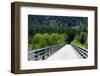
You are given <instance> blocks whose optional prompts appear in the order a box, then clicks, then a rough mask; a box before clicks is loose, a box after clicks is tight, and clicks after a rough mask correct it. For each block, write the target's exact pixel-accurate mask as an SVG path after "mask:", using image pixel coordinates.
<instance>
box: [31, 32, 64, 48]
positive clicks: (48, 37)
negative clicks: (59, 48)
mask: <svg viewBox="0 0 100 76" xmlns="http://www.w3.org/2000/svg"><path fill="white" fill-rule="evenodd" d="M64 43H65V37H64V36H63V35H61V34H58V33H52V34H48V33H44V34H40V33H36V34H35V35H34V36H33V38H32V41H31V44H29V48H31V49H39V48H44V47H47V46H52V45H59V44H64Z"/></svg>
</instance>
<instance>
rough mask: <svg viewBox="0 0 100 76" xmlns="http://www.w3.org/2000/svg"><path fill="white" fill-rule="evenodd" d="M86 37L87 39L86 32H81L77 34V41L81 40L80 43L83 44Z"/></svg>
mask: <svg viewBox="0 0 100 76" xmlns="http://www.w3.org/2000/svg"><path fill="white" fill-rule="evenodd" d="M86 39H87V33H86V32H81V33H80V35H79V41H80V42H81V44H84V43H85V42H86Z"/></svg>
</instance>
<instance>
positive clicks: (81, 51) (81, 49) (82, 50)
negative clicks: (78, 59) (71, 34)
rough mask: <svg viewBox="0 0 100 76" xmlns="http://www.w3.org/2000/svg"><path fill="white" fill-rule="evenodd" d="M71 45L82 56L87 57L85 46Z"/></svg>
mask: <svg viewBox="0 0 100 76" xmlns="http://www.w3.org/2000/svg"><path fill="white" fill-rule="evenodd" d="M71 45H72V47H73V48H74V49H75V50H76V51H77V52H78V53H79V54H80V55H81V56H82V57H83V58H87V57H88V50H87V49H85V48H81V47H79V46H77V45H73V44H71Z"/></svg>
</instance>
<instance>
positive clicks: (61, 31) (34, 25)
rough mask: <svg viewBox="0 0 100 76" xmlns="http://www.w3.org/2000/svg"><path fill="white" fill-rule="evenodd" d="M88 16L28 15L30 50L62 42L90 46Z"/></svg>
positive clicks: (84, 46)
mask: <svg viewBox="0 0 100 76" xmlns="http://www.w3.org/2000/svg"><path fill="white" fill-rule="evenodd" d="M87 40H88V18H87V17H72V16H45V15H44V16H43V15H28V50H29V51H30V50H34V49H40V48H44V47H48V46H53V45H60V44H62V45H63V44H75V45H78V46H80V47H83V48H88V43H87V42H88V41H87Z"/></svg>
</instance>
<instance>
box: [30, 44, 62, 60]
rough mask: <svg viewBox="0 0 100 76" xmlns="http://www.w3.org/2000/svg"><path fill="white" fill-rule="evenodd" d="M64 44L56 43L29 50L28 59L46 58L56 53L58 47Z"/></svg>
mask: <svg viewBox="0 0 100 76" xmlns="http://www.w3.org/2000/svg"><path fill="white" fill-rule="evenodd" d="M63 46H64V45H54V46H49V47H46V48H41V49H37V50H33V51H29V52H28V60H35V61H37V60H44V59H46V58H48V57H49V56H50V55H52V54H54V53H55V52H56V51H57V50H58V49H60V48H62V47H63Z"/></svg>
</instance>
